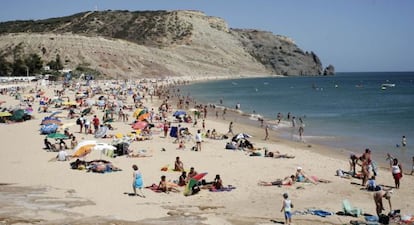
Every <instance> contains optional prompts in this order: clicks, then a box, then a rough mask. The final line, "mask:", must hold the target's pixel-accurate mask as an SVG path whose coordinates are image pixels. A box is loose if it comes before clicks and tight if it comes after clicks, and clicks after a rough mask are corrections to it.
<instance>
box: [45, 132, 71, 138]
mask: <svg viewBox="0 0 414 225" xmlns="http://www.w3.org/2000/svg"><path fill="white" fill-rule="evenodd" d="M47 137H48V138H53V139H68V138H69V137H68V136H66V135H64V134H62V133H50V134H48V135H47Z"/></svg>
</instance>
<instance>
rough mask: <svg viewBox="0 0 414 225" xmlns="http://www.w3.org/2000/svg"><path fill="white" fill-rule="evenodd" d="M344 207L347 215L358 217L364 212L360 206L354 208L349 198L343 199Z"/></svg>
mask: <svg viewBox="0 0 414 225" xmlns="http://www.w3.org/2000/svg"><path fill="white" fill-rule="evenodd" d="M342 209H343V211H344V213H345V214H346V215H350V216H354V217H358V216H360V215H361V214H362V210H361V209H359V208H353V207H352V206H351V203H350V202H349V201H348V199H345V200H343V201H342Z"/></svg>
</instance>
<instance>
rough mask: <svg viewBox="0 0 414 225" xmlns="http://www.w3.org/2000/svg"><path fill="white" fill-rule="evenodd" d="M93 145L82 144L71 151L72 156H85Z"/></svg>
mask: <svg viewBox="0 0 414 225" xmlns="http://www.w3.org/2000/svg"><path fill="white" fill-rule="evenodd" d="M94 146H95V144H89V145H84V146H82V147H80V148H79V149H78V150H77V151H76V152H75V153H73V155H72V157H85V156H86V155H87V154H89V153H91V151H92V148H93V147H94Z"/></svg>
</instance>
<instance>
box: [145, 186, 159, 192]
mask: <svg viewBox="0 0 414 225" xmlns="http://www.w3.org/2000/svg"><path fill="white" fill-rule="evenodd" d="M145 188H147V189H150V190H151V191H153V192H156V193H161V192H162V191H161V190H159V189H158V185H156V184H152V185H150V186H147V187H145Z"/></svg>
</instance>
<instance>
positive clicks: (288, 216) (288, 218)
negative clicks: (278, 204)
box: [280, 193, 293, 224]
mask: <svg viewBox="0 0 414 225" xmlns="http://www.w3.org/2000/svg"><path fill="white" fill-rule="evenodd" d="M292 208H293V204H292V201H291V200H290V199H289V195H288V194H287V193H284V194H283V202H282V209H281V210H280V212H284V214H285V224H291V223H292V213H291V210H292Z"/></svg>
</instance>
